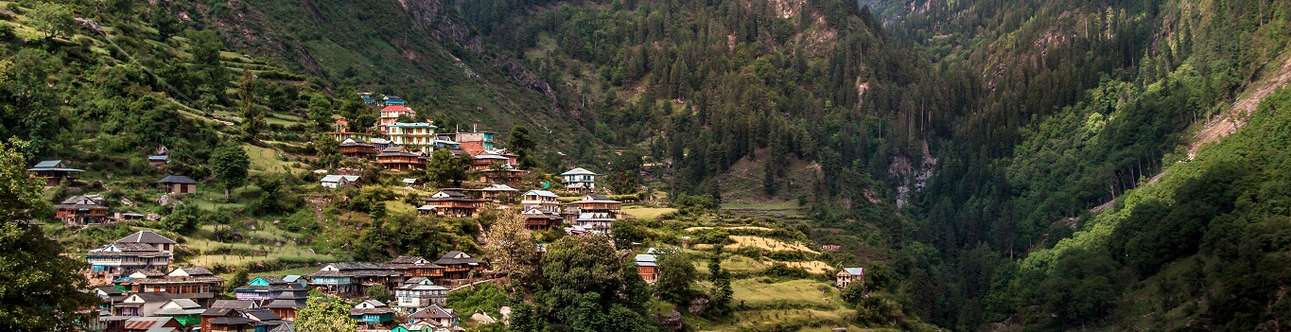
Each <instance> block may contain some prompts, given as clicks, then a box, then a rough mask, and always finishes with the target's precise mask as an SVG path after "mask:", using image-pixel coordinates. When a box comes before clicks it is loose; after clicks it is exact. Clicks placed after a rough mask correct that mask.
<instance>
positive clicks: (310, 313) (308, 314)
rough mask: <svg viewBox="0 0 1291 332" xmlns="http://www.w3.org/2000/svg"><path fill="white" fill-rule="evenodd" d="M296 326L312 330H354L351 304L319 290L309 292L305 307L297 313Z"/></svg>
mask: <svg viewBox="0 0 1291 332" xmlns="http://www.w3.org/2000/svg"><path fill="white" fill-rule="evenodd" d="M295 324H296V326H295V328H296V330H298V331H310V332H352V331H354V320H353V319H350V305H349V303H346V302H345V301H344V300H341V299H339V298H336V297H333V296H330V295H323V294H319V293H317V292H311V293H310V294H309V300H307V301H306V302H305V307H304V308H300V311H299V312H298V313H296V321H295Z"/></svg>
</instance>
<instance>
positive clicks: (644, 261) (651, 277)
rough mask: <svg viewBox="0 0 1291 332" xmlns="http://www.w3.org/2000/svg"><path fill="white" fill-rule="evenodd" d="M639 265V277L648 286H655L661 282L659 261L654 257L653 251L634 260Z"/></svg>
mask: <svg viewBox="0 0 1291 332" xmlns="http://www.w3.org/2000/svg"><path fill="white" fill-rule="evenodd" d="M633 261H634V262H636V265H637V275H640V276H641V280H645V282H646V283H647V284H654V283H655V281H659V260H658V257H656V256H655V255H653V251H651V252H647V253H645V254H639V255H637V256H636V258H635V259H634V260H633Z"/></svg>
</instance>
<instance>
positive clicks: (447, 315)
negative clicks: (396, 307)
mask: <svg viewBox="0 0 1291 332" xmlns="http://www.w3.org/2000/svg"><path fill="white" fill-rule="evenodd" d="M457 325H458V319H457V314H456V313H453V309H447V308H444V307H441V306H439V305H434V304H432V305H430V306H428V307H426V308H424V309H421V310H418V311H417V312H416V313H413V314H412V315H410V316H408V325H407V327H406V328H407V330H408V331H423V332H431V331H433V332H439V331H453V330H455V328H456V327H457Z"/></svg>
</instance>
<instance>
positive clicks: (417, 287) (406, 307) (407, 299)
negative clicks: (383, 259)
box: [394, 277, 448, 313]
mask: <svg viewBox="0 0 1291 332" xmlns="http://www.w3.org/2000/svg"><path fill="white" fill-rule="evenodd" d="M394 296H395V298H397V299H398V303H397V304H396V306H397V307H398V308H399V310H400V311H402V312H404V313H412V312H415V311H417V309H421V308H425V307H427V306H430V305H445V304H446V303H447V302H448V288H446V287H444V286H440V285H436V284H435V283H434V282H431V281H430V279H427V278H424V277H415V278H411V279H408V280H407V281H404V282H403V284H401V285H399V287H395V289H394Z"/></svg>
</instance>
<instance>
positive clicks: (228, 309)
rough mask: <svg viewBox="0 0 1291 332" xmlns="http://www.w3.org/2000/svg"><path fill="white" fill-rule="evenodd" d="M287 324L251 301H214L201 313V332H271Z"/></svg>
mask: <svg viewBox="0 0 1291 332" xmlns="http://www.w3.org/2000/svg"><path fill="white" fill-rule="evenodd" d="M287 324H288V323H287V322H285V321H283V320H282V319H281V318H280V317H278V315H275V314H274V313H273V311H271V310H269V309H266V308H261V307H258V306H256V305H255V303H254V302H251V301H239V300H216V301H215V303H212V304H211V307H210V308H208V309H206V311H203V312H202V327H201V331H203V332H243V331H245V332H252V331H255V332H260V331H273V329H275V328H279V327H281V326H283V325H287Z"/></svg>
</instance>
